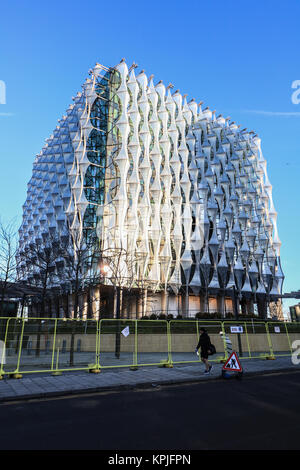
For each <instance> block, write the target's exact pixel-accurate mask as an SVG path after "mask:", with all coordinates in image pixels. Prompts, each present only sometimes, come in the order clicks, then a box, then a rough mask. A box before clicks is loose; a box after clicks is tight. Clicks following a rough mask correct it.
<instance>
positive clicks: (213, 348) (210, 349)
mask: <svg viewBox="0 0 300 470" xmlns="http://www.w3.org/2000/svg"><path fill="white" fill-rule="evenodd" d="M209 351H210V353H209V355H210V356H212V355H213V354H216V352H217V350H216V347H215V345H214V344H212V343H210V346H209Z"/></svg>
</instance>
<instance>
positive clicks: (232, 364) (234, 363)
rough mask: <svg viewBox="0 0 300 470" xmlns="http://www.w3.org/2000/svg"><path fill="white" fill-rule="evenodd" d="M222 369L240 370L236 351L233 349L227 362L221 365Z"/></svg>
mask: <svg viewBox="0 0 300 470" xmlns="http://www.w3.org/2000/svg"><path fill="white" fill-rule="evenodd" d="M222 369H223V370H231V371H233V372H242V371H243V369H242V366H241V364H240V361H239V359H238V356H237V353H236V352H234V351H233V353H232V354H231V355H230V356H229V358H228V360H227V362H226V363H225V364H224V366H223V367H222Z"/></svg>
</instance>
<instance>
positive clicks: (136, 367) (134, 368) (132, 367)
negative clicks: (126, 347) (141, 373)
mask: <svg viewBox="0 0 300 470" xmlns="http://www.w3.org/2000/svg"><path fill="white" fill-rule="evenodd" d="M130 370H138V366H131V367H130Z"/></svg>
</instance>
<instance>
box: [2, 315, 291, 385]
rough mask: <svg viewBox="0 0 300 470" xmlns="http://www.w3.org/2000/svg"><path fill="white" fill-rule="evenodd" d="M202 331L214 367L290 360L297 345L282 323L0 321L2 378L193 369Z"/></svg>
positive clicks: (49, 319)
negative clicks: (230, 361) (236, 361)
mask: <svg viewBox="0 0 300 470" xmlns="http://www.w3.org/2000/svg"><path fill="white" fill-rule="evenodd" d="M200 327H204V328H205V329H206V330H207V332H208V335H209V336H210V339H211V342H212V343H213V344H214V345H215V347H216V354H215V355H213V356H212V357H211V358H210V359H209V360H210V361H214V362H223V361H225V360H226V359H227V358H228V356H229V354H230V353H231V351H232V350H234V351H237V352H238V354H239V357H240V358H241V359H255V358H266V359H275V358H276V357H279V356H287V355H291V354H292V353H293V342H294V341H295V340H296V339H300V324H295V323H283V322H263V321H261V322H260V321H250V322H240V323H237V322H236V321H230V320H224V321H221V320H218V321H217V320H211V321H210V320H196V319H195V320H190V319H189V320H149V319H148V320H129V319H120V320H116V319H102V320H99V321H96V320H86V321H82V320H71V319H61V318H30V319H19V318H3V317H0V361H1V362H0V377H2V376H3V375H10V376H14V377H21V376H22V374H26V373H41V372H48V373H49V372H51V373H52V374H54V375H55V374H61V373H62V372H64V371H71V370H72V371H74V370H89V371H91V372H100V371H101V369H106V368H117V367H130V368H131V369H136V368H138V367H140V366H150V365H151V366H154V365H158V366H165V367H172V366H173V364H184V363H195V362H199V361H201V357H200V356H197V355H196V354H195V347H196V345H197V343H198V340H199V335H200V331H199V330H200Z"/></svg>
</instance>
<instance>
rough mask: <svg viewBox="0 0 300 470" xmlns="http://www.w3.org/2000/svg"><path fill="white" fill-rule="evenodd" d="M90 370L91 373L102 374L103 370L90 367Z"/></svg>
mask: <svg viewBox="0 0 300 470" xmlns="http://www.w3.org/2000/svg"><path fill="white" fill-rule="evenodd" d="M89 372H90V373H91V374H100V372H101V370H100V369H96V368H95V369H89Z"/></svg>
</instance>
